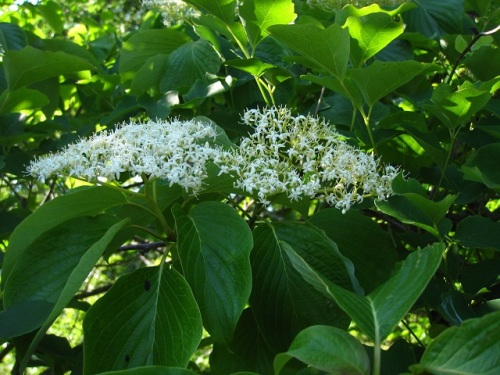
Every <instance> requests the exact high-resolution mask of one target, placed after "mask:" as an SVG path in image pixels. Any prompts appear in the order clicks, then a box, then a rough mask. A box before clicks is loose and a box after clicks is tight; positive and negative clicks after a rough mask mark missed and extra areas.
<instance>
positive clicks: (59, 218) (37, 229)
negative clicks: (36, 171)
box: [2, 186, 126, 284]
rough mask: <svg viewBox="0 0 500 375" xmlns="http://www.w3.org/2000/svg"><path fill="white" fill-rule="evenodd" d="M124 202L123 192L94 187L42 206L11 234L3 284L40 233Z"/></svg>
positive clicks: (4, 265)
mask: <svg viewBox="0 0 500 375" xmlns="http://www.w3.org/2000/svg"><path fill="white" fill-rule="evenodd" d="M82 202H85V204H82ZM125 202H126V199H125V196H124V195H123V193H122V192H120V191H117V190H115V189H110V188H107V187H104V186H94V187H84V188H79V189H75V190H74V191H71V192H70V193H68V194H66V195H63V196H60V197H57V198H56V199H53V200H51V201H49V202H47V203H45V204H44V205H42V206H41V207H40V208H38V209H37V210H36V211H35V212H34V213H33V214H31V215H30V216H28V217H27V218H26V219H25V220H23V221H22V222H21V224H19V225H18V226H17V228H16V229H15V230H14V232H12V235H11V236H10V239H9V247H8V250H7V253H6V254H5V259H4V264H3V268H2V283H3V284H5V281H6V280H7V279H8V277H9V275H10V272H11V271H12V267H13V266H14V264H15V263H16V262H17V260H18V258H19V257H20V256H22V253H23V252H24V251H25V250H26V248H27V247H28V246H29V245H30V244H31V243H33V241H34V240H35V239H36V238H37V237H38V236H40V235H41V234H42V233H44V232H46V231H48V230H50V229H52V228H54V227H56V226H58V225H59V224H61V223H64V222H65V221H68V220H71V219H73V218H76V217H79V216H86V215H90V216H92V215H97V214H99V213H101V212H103V211H104V210H106V209H108V208H110V207H114V206H119V205H123V204H124V203H125Z"/></svg>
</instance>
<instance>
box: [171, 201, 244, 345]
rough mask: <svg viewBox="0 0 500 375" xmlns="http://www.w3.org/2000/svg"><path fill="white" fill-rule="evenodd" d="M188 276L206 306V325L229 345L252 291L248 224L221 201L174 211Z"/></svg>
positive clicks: (198, 298)
mask: <svg viewBox="0 0 500 375" xmlns="http://www.w3.org/2000/svg"><path fill="white" fill-rule="evenodd" d="M173 213H174V216H175V221H176V229H177V236H178V249H179V256H180V261H181V266H182V271H183V273H184V276H185V277H186V280H187V281H188V282H189V284H190V285H191V288H192V289H193V292H194V295H195V297H196V300H197V302H198V305H199V306H200V310H201V313H202V316H203V321H204V323H205V324H204V326H205V328H206V330H207V331H208V332H209V333H210V335H211V336H212V337H213V338H214V340H215V341H217V342H222V343H229V342H230V341H231V340H232V336H233V332H234V329H235V327H236V324H237V322H238V319H239V317H240V315H241V313H242V311H243V309H244V308H245V305H246V304H247V302H248V297H249V296H250V290H251V286H252V276H251V268H250V259H249V257H250V250H251V249H252V246H253V241H252V236H251V232H250V229H249V228H248V225H247V223H246V222H245V221H244V220H243V219H242V218H241V216H239V215H238V214H237V213H236V211H235V210H234V209H232V208H231V207H229V206H227V205H225V204H223V203H220V202H204V203H201V204H199V205H198V206H195V207H193V208H192V209H191V210H190V211H189V213H188V214H185V213H184V212H183V211H182V210H181V209H180V208H179V207H175V206H174V209H173Z"/></svg>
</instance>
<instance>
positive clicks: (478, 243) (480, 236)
mask: <svg viewBox="0 0 500 375" xmlns="http://www.w3.org/2000/svg"><path fill="white" fill-rule="evenodd" d="M499 233H500V222H496V221H492V220H490V219H488V218H486V217H482V216H468V217H466V218H465V219H464V220H462V221H461V222H460V223H459V224H458V226H457V229H456V231H455V237H454V239H455V241H457V242H458V243H460V244H461V245H463V246H466V247H469V248H471V249H495V250H497V251H500V236H499Z"/></svg>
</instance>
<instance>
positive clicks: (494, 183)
mask: <svg viewBox="0 0 500 375" xmlns="http://www.w3.org/2000/svg"><path fill="white" fill-rule="evenodd" d="M498 160H500V143H491V144H489V145H486V146H483V147H481V148H479V149H478V150H477V151H476V152H474V153H473V154H472V156H471V157H470V158H469V160H467V162H466V163H465V164H464V165H463V166H462V168H461V169H462V172H464V175H465V176H464V178H465V179H467V180H471V181H476V182H481V183H483V184H484V185H486V186H487V187H489V188H490V189H494V190H500V170H499V168H498Z"/></svg>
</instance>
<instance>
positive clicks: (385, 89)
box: [349, 60, 428, 107]
mask: <svg viewBox="0 0 500 375" xmlns="http://www.w3.org/2000/svg"><path fill="white" fill-rule="evenodd" d="M427 70H428V67H427V66H425V65H424V64H421V63H419V62H417V61H413V60H408V61H395V62H382V61H379V60H376V61H374V62H373V63H372V64H371V65H370V66H368V67H367V68H360V69H352V70H350V72H349V76H350V77H351V78H352V80H353V81H354V82H355V83H356V85H357V86H358V88H359V89H360V90H361V93H362V94H363V98H364V99H365V101H366V103H367V104H368V105H369V106H370V107H372V106H374V105H375V103H376V102H378V101H379V100H380V99H382V98H383V97H384V96H386V95H388V94H390V93H391V92H393V91H394V90H396V89H397V88H399V87H401V86H403V85H404V84H405V83H408V82H410V81H411V80H412V79H413V78H415V77H416V76H418V75H419V74H422V73H423V72H425V71H427Z"/></svg>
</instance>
